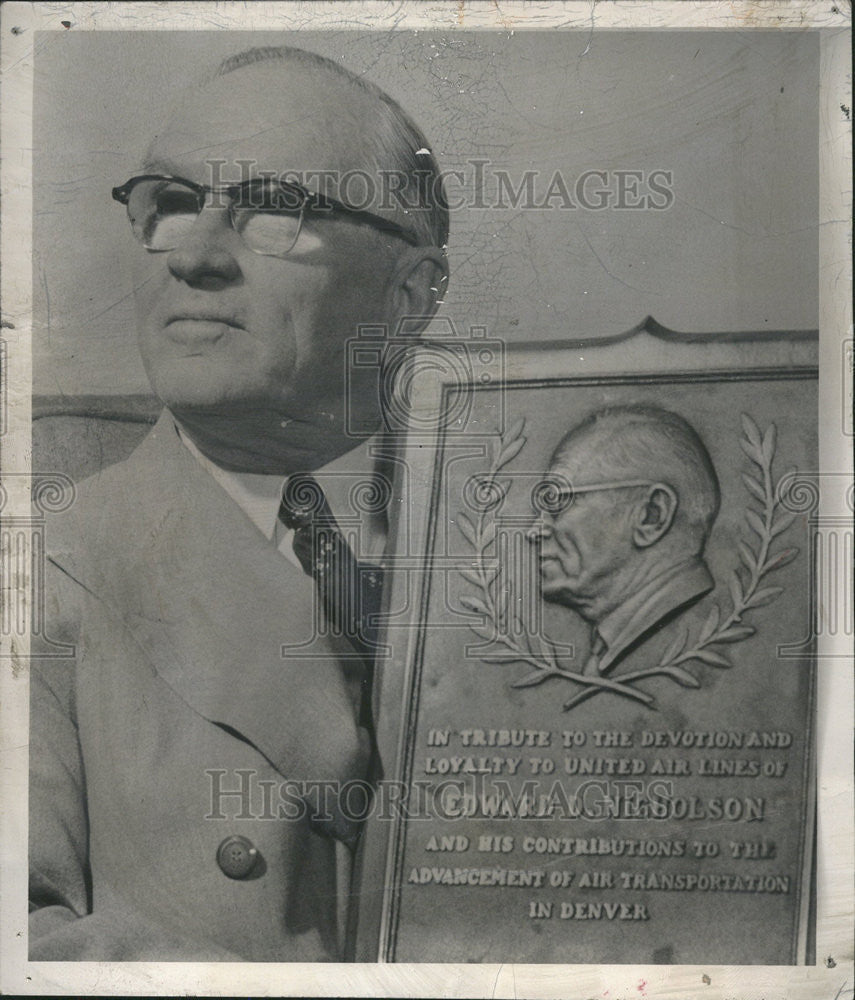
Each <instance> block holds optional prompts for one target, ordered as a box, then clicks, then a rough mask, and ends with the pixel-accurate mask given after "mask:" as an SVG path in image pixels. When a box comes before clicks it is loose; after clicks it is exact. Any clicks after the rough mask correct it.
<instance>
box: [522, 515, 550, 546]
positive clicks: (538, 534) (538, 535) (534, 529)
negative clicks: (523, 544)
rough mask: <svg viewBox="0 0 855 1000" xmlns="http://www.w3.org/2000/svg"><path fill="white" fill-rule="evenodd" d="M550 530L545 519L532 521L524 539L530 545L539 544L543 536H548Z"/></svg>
mask: <svg viewBox="0 0 855 1000" xmlns="http://www.w3.org/2000/svg"><path fill="white" fill-rule="evenodd" d="M550 530H551V529H550V527H549V525H548V524H547V523H546V522H545V521H534V522H532V524H531V527H529V529H528V530H527V531H526V533H525V537H526V540H527V541H528V542H530V543H531V544H532V545H539V544H540V543H541V542H542V541H543V539H544V538H546V537H548V535H549V532H550Z"/></svg>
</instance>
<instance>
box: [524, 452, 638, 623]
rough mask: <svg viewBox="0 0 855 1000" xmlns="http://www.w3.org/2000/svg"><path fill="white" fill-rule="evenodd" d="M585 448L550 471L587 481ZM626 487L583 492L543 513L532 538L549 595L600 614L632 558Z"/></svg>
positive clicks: (544, 592) (574, 481)
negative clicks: (554, 510)
mask: <svg viewBox="0 0 855 1000" xmlns="http://www.w3.org/2000/svg"><path fill="white" fill-rule="evenodd" d="M586 465H587V466H588V467H589V468H590V463H587V462H586V461H585V451H584V450H583V449H582V448H577V449H576V450H575V451H573V452H570V453H568V454H566V455H565V456H564V457H563V458H562V460H561V463H560V464H558V465H555V466H553V467H552V468H550V470H549V472H550V473H554V474H556V475H558V476H560V477H561V478H566V479H568V480H569V481H570V483H572V484H574V485H577V486H584V485H586V484H588V483H590V482H591V481H592V477H591V475H590V473H588V474H587V475H586V472H585V467H586ZM627 499H628V498H627V496H626V494H625V493H622V492H621V491H602V492H593V493H580V494H578V495H576V496H574V498H573V502H572V504H571V505H570V506H569V507H568V508H567V509H566V510H563V511H560V512H559V513H555V514H552V513H543V514H542V516H541V518H540V519H539V520H538V521H537V522H536V523H535V524H534V525H533V526H532V529H531V531H530V532H529V538H530V539H531V540H532V541H533V542H534V543H536V545H537V554H538V560H539V565H540V577H541V593H542V595H543V598H544V600H547V601H550V602H553V603H557V604H566V605H568V606H569V607H572V608H575V609H576V610H578V611H579V612H580V613H582V614H583V615H584V614H585V613H586V612H591V611H593V612H594V613H595V614H599V612H600V610H601V608H602V606H603V604H606V605H608V604H610V603H611V602H610V595H611V592H612V589H613V586H614V583H615V581H616V579H617V577H618V576H619V575H620V573H621V571H623V570H624V569H625V568H626V566H627V564H628V562H629V560H631V559H632V557H633V553H634V549H633V546H632V533H631V528H630V513H631V506H630V504H629V503H628V502H627Z"/></svg>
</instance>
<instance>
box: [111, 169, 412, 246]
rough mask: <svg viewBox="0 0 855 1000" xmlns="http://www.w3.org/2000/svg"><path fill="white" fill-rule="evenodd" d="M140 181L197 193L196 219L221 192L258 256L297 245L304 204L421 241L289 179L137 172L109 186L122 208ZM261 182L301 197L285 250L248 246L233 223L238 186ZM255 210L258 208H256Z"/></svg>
mask: <svg viewBox="0 0 855 1000" xmlns="http://www.w3.org/2000/svg"><path fill="white" fill-rule="evenodd" d="M143 181H174V182H175V183H178V184H183V185H184V186H185V187H187V188H189V190H191V191H193V192H194V193H195V194H196V195H197V197H199V198H201V199H202V200H201V205H200V208H199V210H198V212H197V213H196V218H197V219H198V217H199V216H200V215H201V214H202V212H203V211H204V210H205V201H206V200H207V198H206V196H207V195H208V194H220V195H222V194H225V195H226V196H227V197H228V199H229V205H228V212H229V224H230V225H231V227H232V229H233V230H234V231H235V233H237V235H238V236H239V237H240V238H241V240H242V241H243V242H244V245H245V246H246V248H247V249H248V250H250V251H251V252H252V253H256V254H258V255H259V256H262V257H276V258H284V257H287V256H288V254H290V253H291V251H292V250H293V249H294V247H295V246H296V245H297V241H298V240H299V239H300V233H301V232H302V231H303V220H304V219H305V212H306V208H307V207H308V208H309V209H310V210H311V211H313V212H318V213H321V212H330V213H332V212H338V213H340V214H342V215H345V216H346V217H348V218H351V219H353V220H355V221H357V222H365V223H367V224H368V225H370V226H372V227H373V228H375V229H379V230H381V231H382V232H388V233H390V234H392V235H394V236H400V237H401V238H402V239H404V240H406V242H407V243H409V244H410V246H419V245H421V241H420V240H419V239H418V237H417V236H415V235H414V234H413V233H411V232H410V231H409V230H408V229H406V228H405V227H404V226H400V225H399V224H398V223H397V222H392V221H391V220H390V219H386V218H384V217H383V216H382V215H376V214H375V213H374V212H368V211H366V210H365V209H359V208H353V207H351V206H350V205H348V204H346V203H345V202H343V201H339V200H338V199H336V198H331V197H330V196H329V195H323V194H319V193H317V192H315V191H309V189H308V188H305V187H303V185H302V184H296V183H295V182H293V181H283V180H281V179H280V180H276V179H274V178H271V177H253V178H250V179H249V180H245V181H241V182H240V183H239V184H224V185H220V186H218V187H212V186H210V185H207V184H197V183H196V182H195V181H191V180H188V179H187V178H186V177H178V176H173V175H170V174H137V175H136V176H134V177H131V178H129V179H128V180H126V181H125V183H124V184H119V185H118V186H116V187H114V188H113V189H112V191H111V194H112V197H113V200H114V201H117V202H119V204H120V205H124V206H125V208H128V207H129V202H130V199H131V193H132V191H133V189H134V187H136V185H137V184H140V183H142V182H143ZM264 182H267V183H275V184H276V185H278V186H279V187H280V188H284V189H286V190H290V191H296V192H297V194H299V195H300V197H301V199H302V200H301V203H300V205H299V209H298V211H299V213H300V216H299V220H298V224H297V234H296V236H295V237H294V242H293V243H292V244H291V246H290V247H289V248H288V249H287V250H285V251H283V252H282V253H278V254H275V253H269V252H267V251H264V250H256V249H255V248H254V247H252V246H250V245H249V244H248V243H246V242H245V241H244V240H243V236H242V235H241V233H240V231H239V230H238V229H237V228H236V226H235V217H234V211H235V199H236V195H237V194H238V193H239V192H240V191H241V190H242V189H244V188H246V187H248V186H249V185H252V184H260V183H264ZM258 211H261V210H260V209H258ZM128 218H129V219H130V215H129V216H128ZM133 228H134V227H133V222H132V221H131V231H133ZM135 238H136V237H135ZM138 242H139V244H140V246H142V247H144V248H145V249H146V250H148V251H149V253H171V252H172V251H173V250H175V249H176V247H177V246H178V245H179V244H178V243H176V245H175V246H173V247H163V248H161V249H159V250H158V249H154V248H152V247H147V246H146V245H145V243H143V241H142V240H138Z"/></svg>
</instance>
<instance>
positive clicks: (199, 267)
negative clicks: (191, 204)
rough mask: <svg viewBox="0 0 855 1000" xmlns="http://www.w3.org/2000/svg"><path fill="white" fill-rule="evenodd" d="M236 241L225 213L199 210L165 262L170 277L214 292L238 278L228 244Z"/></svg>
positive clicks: (237, 269) (235, 261)
mask: <svg viewBox="0 0 855 1000" xmlns="http://www.w3.org/2000/svg"><path fill="white" fill-rule="evenodd" d="M237 239H240V237H239V236H238V235H237V233H236V232H235V231H234V229H232V226H231V224H230V222H229V218H228V213H226V212H219V211H215V210H212V209H203V210H202V211H201V212H200V213H199V217H198V218H197V219H196V222H195V223H194V224H193V226H192V228H191V230H190V232H189V233H188V234H187V236H186V237H185V238H184V239H183V240H182V241H181V242H180V243H179V244H178V246H177V247H176V248H175V249H174V250H170V252H169V256H168V257H167V259H166V264H167V267H168V268H169V271H170V273H171V274H172V275H173V276H174V277H176V278H178V280H179V281H183V282H185V283H186V284H188V285H192V286H194V287H197V288H206V289H211V290H215V289H217V288H220V287H222V286H223V285H227V284H230V283H231V282H233V281H235V280H237V278H238V277H239V276H240V273H241V271H240V265H239V264H238V262H237V258H236V257H235V255H234V253H233V252H232V249H231V247H232V241H233V240H237Z"/></svg>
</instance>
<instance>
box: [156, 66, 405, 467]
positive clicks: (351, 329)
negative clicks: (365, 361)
mask: <svg viewBox="0 0 855 1000" xmlns="http://www.w3.org/2000/svg"><path fill="white" fill-rule="evenodd" d="M348 101H349V102H350V103H349V104H348ZM360 101H363V98H362V96H361V95H359V96H358V97H356V98H354V97H353V96H352V92H351V91H345V89H344V88H343V87H342V85H341V83H340V82H338V81H335V80H332V81H330V80H326V79H324V78H322V77H320V76H318V75H317V74H311V73H309V74H307V73H306V70H305V69H301V68H299V67H298V66H296V65H291V66H288V65H280V64H278V63H277V64H275V65H270V64H261V65H258V66H252V67H246V68H243V69H241V70H238V71H236V72H234V73H232V74H229V75H227V76H225V77H222V78H219V79H217V80H215V81H213V82H212V83H209V84H207V85H206V86H205V87H204V88H203V89H200V90H199V91H197V92H194V93H193V94H192V95H191V96H190V97H189V98H187V99H186V100H185V101H184V103H183V104H182V105H181V107H180V108H179V110H178V111H177V112H176V114H175V115H174V116H173V118H172V119H171V120H170V122H169V124H168V126H167V127H166V128H165V129H164V130H163V131H162V132H161V133H160V135H159V136H158V137H157V138H156V140H155V141H154V143H153V144H152V147H151V149H150V152H149V157H148V163H147V164H146V170H147V171H149V172H153V173H163V174H167V175H172V176H177V177H184V178H187V179H188V180H191V181H195V182H196V183H198V184H203V185H209V184H211V183H212V175H211V166H210V164H211V162H212V161H225V164H224V165H221V166H219V167H217V168H216V169H217V170H218V171H219V183H220V184H226V183H236V182H239V181H241V180H244V179H246V178H247V177H251V176H258V174H259V172H261V171H265V170H266V171H274V172H276V174H277V175H279V174H284V173H286V172H287V171H289V170H290V171H306V170H310V169H311V170H338V171H341V172H346V171H348V170H352V169H355V168H361V169H365V170H368V171H370V170H371V169H372V164H371V163H370V162H368V159H369V157H370V152H369V148H370V147H368V146H367V143H368V142H369V139H368V138H366V134H365V133H366V131H367V130H366V128H365V123H364V117H363V112H364V110H365V109H364V108H362V107H361V106H360ZM354 102H355V104H356V113H354V114H351V115H349V116H347V115H345V116H344V117H342V113H341V109H342V108H346V109H349V110H351V111H352V110H353V109H354ZM241 161H243V162H241ZM246 161H249V163H247V162H246ZM383 243H385V244H387V246H383V245H382V244H383ZM399 245H405V244H400V241H395V240H394V238H392V237H388V238H386V239H385V240H384V239H382V238H381V239H380V240H378V238H377V236H376V235H375V233H374V232H373V231H372V230H370V229H367V228H365V227H363V226H361V225H357V224H354V223H353V222H351V221H347V220H342V219H338V218H335V217H333V218H329V217H325V218H321V219H318V218H316V217H313V216H311V215H310V214H307V216H306V221H305V223H304V226H303V232H302V233H301V235H300V238H299V240H298V241H297V244H296V245H295V247H294V249H293V250H292V252H291V253H290V254H289V255H288V256H287V257H285V258H277V257H270V256H261V255H259V254H257V253H254V252H253V251H251V250H250V249H249V248H248V247H246V246H245V245H244V244H243V241H242V240H241V237H240V236H239V235H238V234H237V233H236V232H235V231H234V230H233V229H232V227H231V225H230V223H229V217H228V212H227V211H226V210H225V209H223V208H220V207H217V208H206V209H205V210H203V212H202V213H201V215H200V216H199V218H198V219H197V221H196V223H195V224H194V226H193V228H192V230H191V231H190V232H189V233H188V234H187V235H186V236H185V237H184V238H183V240H182V241H181V243H180V244H179V246H177V247H176V248H175V249H174V250H172V251H169V252H163V253H148V252H147V251H144V250H140V273H139V275H138V277H137V281H136V302H137V309H138V315H139V346H140V351H141V354H142V358H143V362H144V364H145V367H146V371H147V373H148V376H149V379H150V381H151V384H152V387H153V388H154V390H155V392H156V393H157V395H158V396H159V397H160V398H161V399H162V400H163V401H164V402H165V403H166V404H167V405H168V406H170V407H171V408H172V409H173V410H175V411H176V412H179V413H182V412H184V413H193V412H202V413H210V412H217V413H222V414H223V415H226V416H227V415H229V414H232V413H234V414H246V413H247V412H256V413H257V414H258V419H259V421H266V422H268V423H269V424H271V425H272V424H273V423H275V425H276V428H278V429H279V431H280V432H282V433H284V434H285V435H286V436H287V435H288V434H291V435H292V436H293V439H294V441H293V443H294V446H295V447H297V448H300V447H302V448H306V449H308V450H315V451H316V452H317V451H323V450H324V446H323V442H324V441H327V440H328V439H330V440H331V439H334V438H335V437H336V436H341V435H342V433H343V432H342V427H343V423H344V415H345V414H344V406H345V403H344V396H345V361H346V347H345V344H346V341H347V340H348V338H350V337H353V336H355V335H356V332H357V326H358V324H361V323H372V324H373V323H384V322H387V323H388V322H390V321H391V320H392V318H393V317H392V314H391V307H390V301H391V292H390V286H391V281H390V274H391V272H392V270H393V268H394V260H395V256H394V255H395V253H396V252H397V251H398V249H399ZM360 377H361V376H360V372H359V371H357V372H355V373H354V374H353V376H352V378H353V381H352V382H351V386H350V388H351V391H352V395H353V396H354V398H355V399H356V400H360V401H361V406H362V409H363V410H367V411H368V413H367V419H368V422H370V421H371V418H372V416H376V408H377V400H376V393H375V392H373V391H372V389H371V387H369V386H368V385H367V384H364V385H363V384H360V382H359V381H358V379H359V378H360ZM269 431H270V429H269V428H267V427H265V428H261V427H260V428H259V433H260V434H262V435H263V434H265V433H269ZM354 443H355V442H354ZM333 450H338V451H340V450H346V449H342V448H340V447H339V448H337V449H336V448H333Z"/></svg>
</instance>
